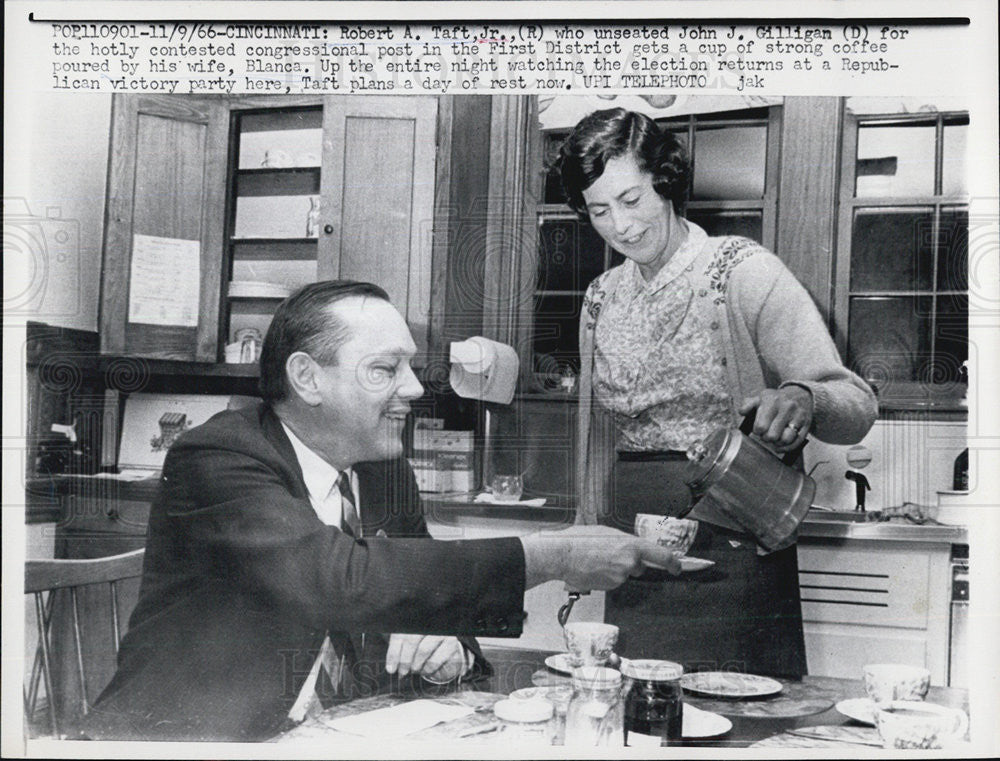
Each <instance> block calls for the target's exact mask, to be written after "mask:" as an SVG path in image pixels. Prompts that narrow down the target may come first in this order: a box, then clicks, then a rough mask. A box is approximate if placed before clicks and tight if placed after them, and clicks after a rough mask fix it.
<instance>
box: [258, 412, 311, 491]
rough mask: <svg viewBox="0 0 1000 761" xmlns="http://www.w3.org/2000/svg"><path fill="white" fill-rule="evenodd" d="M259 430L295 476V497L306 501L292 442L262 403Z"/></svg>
mask: <svg viewBox="0 0 1000 761" xmlns="http://www.w3.org/2000/svg"><path fill="white" fill-rule="evenodd" d="M258 415H259V420H260V428H261V431H262V432H263V433H264V438H265V439H267V441H268V443H270V444H271V446H273V447H274V450H275V451H276V452H277V453H278V456H279V457H281V459H282V460H284V461H285V464H286V465H287V466H288V469H289V470H290V471H291V472H292V473H293V474H294V475H295V479H294V486H295V494H294V496H295V497H305V498H307V499H308V497H309V490H308V489H306V482H305V480H304V479H303V478H302V466H301V465H299V458H298V457H296V456H295V450H294V449H293V448H292V442H291V441H289V440H288V436H287V435H286V434H285V429H284V428H282V427H281V420H280V419H279V418H278V416H277V415H276V414H275V413H274V410H273V409H272V408H271V405H270V404H267V403H263V404H261V406H260V409H259V411H258Z"/></svg>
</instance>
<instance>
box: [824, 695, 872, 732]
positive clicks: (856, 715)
mask: <svg viewBox="0 0 1000 761" xmlns="http://www.w3.org/2000/svg"><path fill="white" fill-rule="evenodd" d="M834 708H836V709H837V710H838V711H840V713H842V714H844V716H846V717H847V718H849V719H854V720H855V721H858V722H861V723H862V724H868V725H869V726H872V727H874V726H875V704H874V703H872V701H871V699H870V698H850V699H848V700H841V701H840V702H839V703H837V705H835V706H834Z"/></svg>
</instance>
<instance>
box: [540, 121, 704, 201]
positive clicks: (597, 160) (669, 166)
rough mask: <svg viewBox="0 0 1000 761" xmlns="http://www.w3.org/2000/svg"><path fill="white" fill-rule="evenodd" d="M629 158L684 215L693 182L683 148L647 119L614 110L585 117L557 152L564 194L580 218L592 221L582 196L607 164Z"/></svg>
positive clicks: (672, 136) (670, 135) (676, 140)
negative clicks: (688, 193) (628, 156)
mask: <svg viewBox="0 0 1000 761" xmlns="http://www.w3.org/2000/svg"><path fill="white" fill-rule="evenodd" d="M629 154H631V155H632V156H634V157H635V162H636V164H637V165H638V167H639V169H641V170H642V171H644V172H649V173H650V174H651V175H653V188H654V189H655V190H656V192H657V193H659V194H660V196H662V197H663V198H665V199H666V200H668V201H670V202H671V203H672V204H673V205H674V211H675V212H677V213H678V214H682V213H683V212H684V204H685V202H686V201H687V192H688V184H689V181H690V177H691V164H690V163H689V162H688V156H687V150H686V149H685V148H684V145H683V144H682V143H681V141H680V140H678V139H677V137H676V136H675V135H674V134H673V133H672V132H668V131H666V130H664V129H661V128H660V126H659V125H658V124H657V123H656V122H654V121H653V120H652V119H650V118H649V117H648V116H646V115H645V114H639V113H636V112H635V111H626V110H625V109H624V108H610V109H607V110H605V111H594V112H593V113H592V114H589V115H587V116H585V117H583V119H581V120H580V122H579V123H578V124H577V125H576V127H575V128H574V129H573V132H572V133H570V135H569V137H567V138H566V140H565V141H564V142H563V144H562V147H561V148H560V150H559V173H560V176H561V179H562V185H563V190H564V191H565V192H566V198H567V199H568V201H569V205H570V207H571V208H572V209H573V211H575V212H576V213H577V214H579V215H580V217H581V219H583V220H588V219H589V215H588V214H587V205H586V203H584V200H583V191H584V190H586V189H587V188H589V187H590V186H591V185H593V184H594V183H595V182H596V181H597V179H598V178H599V177H600V176H601V175H602V174H604V168H605V166H607V163H608V161H610V160H611V159H617V158H621V157H622V156H625V155H629Z"/></svg>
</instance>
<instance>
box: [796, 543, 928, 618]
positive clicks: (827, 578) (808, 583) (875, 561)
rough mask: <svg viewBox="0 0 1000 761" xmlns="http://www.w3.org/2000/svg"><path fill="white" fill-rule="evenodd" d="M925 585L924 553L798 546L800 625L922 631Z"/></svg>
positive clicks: (926, 602) (925, 599) (926, 583)
mask: <svg viewBox="0 0 1000 761" xmlns="http://www.w3.org/2000/svg"><path fill="white" fill-rule="evenodd" d="M929 583H930V558H929V556H928V555H927V553H924V552H919V551H913V550H891V549H884V548H880V549H878V550H874V549H873V550H871V551H855V550H842V549H839V548H837V547H823V546H808V545H807V546H802V545H800V546H799V589H800V591H801V595H802V615H803V618H804V619H805V620H806V621H817V622H828V623H844V624H868V625H872V626H891V627H899V628H907V629H926V628H927V614H928V604H929Z"/></svg>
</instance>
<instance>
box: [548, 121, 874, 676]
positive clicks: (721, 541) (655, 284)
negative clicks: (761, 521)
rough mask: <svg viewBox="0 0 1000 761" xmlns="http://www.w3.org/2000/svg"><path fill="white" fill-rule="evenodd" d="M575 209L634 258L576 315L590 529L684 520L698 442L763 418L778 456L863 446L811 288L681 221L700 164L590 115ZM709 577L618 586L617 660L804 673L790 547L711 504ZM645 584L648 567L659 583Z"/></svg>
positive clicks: (567, 146) (646, 129)
mask: <svg viewBox="0 0 1000 761" xmlns="http://www.w3.org/2000/svg"><path fill="white" fill-rule="evenodd" d="M559 161H560V172H561V176H562V183H563V187H564V189H565V192H566V195H567V197H568V200H569V204H570V206H571V207H572V208H573V209H574V210H575V211H576V212H577V213H578V214H579V215H580V217H581V218H583V219H584V220H588V221H589V222H590V224H591V225H592V226H593V227H594V229H595V230H596V231H597V232H598V233H599V234H600V236H601V237H602V238H603V239H604V240H605V241H606V242H607V243H608V245H610V246H611V247H612V248H613V249H615V250H616V251H618V252H620V253H621V254H623V255H624V257H625V261H624V262H623V263H622V264H621V265H619V266H617V267H614V268H612V269H610V270H608V271H607V272H605V273H603V274H602V275H601V276H600V277H598V278H597V279H596V280H594V281H593V282H592V283H591V284H590V286H589V288H588V289H587V293H586V295H585V297H584V302H583V309H582V312H581V321H580V356H581V385H580V395H581V396H580V405H581V414H580V429H579V440H578V460H577V493H578V494H579V495H580V501H581V504H580V507H579V520H580V521H583V522H598V523H603V524H607V525H612V526H616V527H618V528H621V529H623V530H626V531H630V530H632V527H633V523H634V520H635V516H636V514H637V513H656V514H661V515H662V514H665V515H673V516H683V515H685V514H686V513H687V512H688V511H689V510H691V496H690V493H689V491H688V489H687V486H686V485H685V483H684V480H683V472H684V468H685V465H686V460H687V458H686V454H685V453H686V450H687V449H688V448H689V446H691V445H692V444H693V443H695V442H699V441H701V440H703V439H704V438H706V436H707V435H708V434H709V433H711V432H712V431H714V430H716V429H718V428H732V427H734V426H735V425H737V424H738V423H739V422H740V420H741V419H742V418H743V417H744V416H745V415H747V414H748V413H754V414H755V422H754V426H753V431H754V434H755V435H756V436H757V437H759V439H760V440H761V441H763V442H765V443H766V444H767V445H769V446H770V447H771V448H772V449H773V450H775V451H776V452H779V453H781V452H789V451H793V450H795V449H796V448H797V447H800V446H801V445H802V443H803V442H804V441H805V437H806V436H807V435H812V436H815V437H816V438H819V439H822V440H823V441H827V442H830V443H835V444H849V443H855V442H857V441H859V440H861V438H863V437H864V435H865V434H866V433H867V432H868V430H869V429H870V428H871V426H872V424H873V422H874V420H875V417H876V414H877V404H876V401H875V397H874V394H873V393H872V390H871V389H870V388H869V387H868V385H867V384H866V383H865V382H864V381H862V380H861V379H860V378H859V377H857V376H856V375H855V374H854V373H852V372H850V371H849V370H847V369H846V368H845V367H844V366H843V364H842V362H841V361H840V357H839V356H838V354H837V350H836V348H835V346H834V344H833V341H832V340H831V338H830V335H829V333H828V332H827V329H826V326H825V325H824V322H823V319H822V317H821V316H820V315H819V312H818V311H817V309H816V307H815V305H814V304H813V302H812V299H811V298H810V296H809V294H808V292H807V291H806V290H805V288H803V287H802V285H801V284H800V283H799V282H798V281H797V280H796V279H795V278H794V276H793V275H792V274H791V273H790V272H789V271H788V269H787V268H786V267H785V266H784V265H783V264H782V263H781V261H780V260H779V259H778V258H777V257H776V256H774V255H773V254H771V253H770V252H768V251H767V250H766V249H764V248H763V247H762V246H760V245H759V244H757V243H755V242H753V241H751V240H748V239H746V238H740V237H732V236H729V237H711V236H709V235H708V234H707V233H706V232H705V231H704V230H702V229H701V228H700V227H698V225H696V224H694V223H693V222H691V221H689V220H686V219H684V217H683V216H682V215H683V209H684V203H685V200H686V197H687V190H688V185H689V178H690V173H691V170H690V165H689V163H688V160H687V156H686V153H685V150H684V148H683V146H682V145H681V144H680V142H679V141H678V140H677V138H676V137H674V135H672V134H671V133H669V132H666V131H664V130H661V129H660V128H659V127H658V126H657V124H656V123H655V122H654V121H653V120H652V119H650V118H649V117H647V116H644V115H642V114H638V113H633V112H629V111H625V110H624V109H612V110H606V111H597V112H595V113H592V114H590V115H589V116H587V117H585V118H584V119H583V120H582V121H581V122H580V123H579V124H578V125H577V126H576V128H575V129H574V131H573V132H572V134H571V135H570V136H569V137H568V138H567V139H566V141H565V142H564V144H563V146H562V149H561V154H560V159H559ZM689 517H691V518H697V519H698V520H699V526H698V532H697V535H696V537H695V542H694V545H693V547H692V548H691V550H690V553H691V554H692V555H696V556H698V557H702V558H706V559H709V560H713V561H715V566H714V567H712V568H711V569H708V570H706V571H701V572H700V573H698V574H695V575H691V576H685V577H683V578H679V579H671V578H667V577H665V575H654V576H651V577H650V578H647V577H644V578H641V579H636V580H632V581H630V582H628V583H627V584H625V585H623V586H622V587H620V588H619V589H618V590H616V591H615V592H612V593H609V594H608V596H607V598H606V599H607V603H606V614H605V618H606V620H607V621H608V622H610V623H614V624H617V625H618V626H619V627H620V629H621V649H622V652H624V653H626V654H628V655H629V656H630V657H634V658H669V659H670V660H674V661H679V662H682V663H683V664H684V665H685V666H686V667H687V668H688V669H689V670H693V669H698V670H709V669H711V670H719V669H726V670H740V671H746V672H750V673H763V674H771V675H778V676H789V677H798V676H801V675H802V674H804V673H805V670H806V662H805V646H804V642H803V636H802V612H801V604H800V600H799V590H798V564H797V560H796V552H795V546H794V544H792V545H790V546H788V547H786V548H785V549H781V550H779V551H776V552H772V553H765V551H764V550H763V549H759V548H758V544H757V543H756V542H755V541H754V539H753V537H752V536H750V535H749V534H748V533H746V531H745V530H743V528H742V526H740V525H739V524H738V523H736V522H734V521H733V520H731V519H730V518H728V517H727V516H723V515H721V514H717V513H712V512H708V513H707V514H705V513H704V512H699V509H698V508H697V507H696V508H695V509H694V510H693V511H692V512H691V515H690V516H689ZM647 576H650V574H647Z"/></svg>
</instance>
